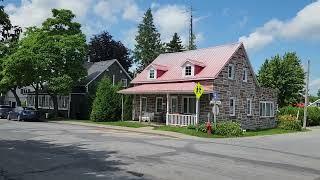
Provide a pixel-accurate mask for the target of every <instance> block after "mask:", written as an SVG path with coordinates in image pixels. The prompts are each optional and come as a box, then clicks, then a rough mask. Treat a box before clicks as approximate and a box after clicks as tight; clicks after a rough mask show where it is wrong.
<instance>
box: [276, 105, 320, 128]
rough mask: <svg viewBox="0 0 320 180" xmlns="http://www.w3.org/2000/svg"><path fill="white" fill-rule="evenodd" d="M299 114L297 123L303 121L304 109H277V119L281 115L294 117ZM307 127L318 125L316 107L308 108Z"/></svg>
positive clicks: (319, 120) (319, 121) (319, 123)
mask: <svg viewBox="0 0 320 180" xmlns="http://www.w3.org/2000/svg"><path fill="white" fill-rule="evenodd" d="M298 112H299V119H298V120H299V121H302V120H303V113H304V109H303V108H299V107H292V106H286V107H282V108H280V109H279V113H278V119H279V117H280V116H282V115H291V116H293V117H296V116H297V114H298ZM307 125H308V126H318V125H320V109H319V108H318V107H308V119H307Z"/></svg>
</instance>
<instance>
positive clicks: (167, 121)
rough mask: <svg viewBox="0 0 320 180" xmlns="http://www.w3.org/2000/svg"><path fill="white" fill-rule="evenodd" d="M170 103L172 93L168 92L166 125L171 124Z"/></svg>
mask: <svg viewBox="0 0 320 180" xmlns="http://www.w3.org/2000/svg"><path fill="white" fill-rule="evenodd" d="M169 103H170V95H169V94H167V115H166V125H169Z"/></svg>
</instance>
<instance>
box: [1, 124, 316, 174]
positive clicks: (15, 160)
mask: <svg viewBox="0 0 320 180" xmlns="http://www.w3.org/2000/svg"><path fill="white" fill-rule="evenodd" d="M44 179H45V180H63V179H66V180H73V179H75V180H91V179H94V180H96V179H124V180H126V179H183V180H189V179H197V180H201V179H218V180H229V179H237V180H241V179H243V180H250V179H252V180H256V179H259V180H264V179H265V180H270V179H271V180H277V179H281V180H282V179H290V180H303V179H310V180H320V129H314V130H313V131H311V132H303V133H295V134H286V135H275V136H264V137H250V138H237V139H194V140H190V139H189V140H186V139H174V138H169V137H163V136H151V135H145V134H139V133H133V132H125V131H115V130H107V129H103V128H94V127H84V126H78V125H64V124H55V123H39V122H16V121H6V120H0V180H44Z"/></svg>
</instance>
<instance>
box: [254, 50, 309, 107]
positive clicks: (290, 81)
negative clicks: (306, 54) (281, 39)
mask: <svg viewBox="0 0 320 180" xmlns="http://www.w3.org/2000/svg"><path fill="white" fill-rule="evenodd" d="M304 75H305V74H304V71H303V68H302V65H301V61H300V59H299V57H298V56H297V55H296V53H290V52H289V53H285V55H284V56H283V57H280V56H279V55H277V56H275V57H272V58H271V59H267V60H266V61H265V62H264V64H263V65H262V66H261V68H260V70H259V72H258V81H259V83H260V85H261V86H262V87H270V88H273V89H276V90H277V92H278V104H279V105H280V107H281V106H285V105H288V104H294V103H298V102H300V99H301V93H302V91H303V87H304Z"/></svg>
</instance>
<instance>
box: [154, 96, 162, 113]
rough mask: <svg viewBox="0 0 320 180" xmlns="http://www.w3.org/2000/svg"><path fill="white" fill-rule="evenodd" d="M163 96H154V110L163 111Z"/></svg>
mask: <svg viewBox="0 0 320 180" xmlns="http://www.w3.org/2000/svg"><path fill="white" fill-rule="evenodd" d="M162 103H163V98H162V97H157V98H156V112H163V104H162Z"/></svg>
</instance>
